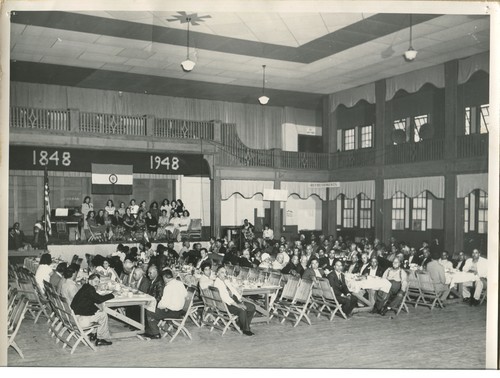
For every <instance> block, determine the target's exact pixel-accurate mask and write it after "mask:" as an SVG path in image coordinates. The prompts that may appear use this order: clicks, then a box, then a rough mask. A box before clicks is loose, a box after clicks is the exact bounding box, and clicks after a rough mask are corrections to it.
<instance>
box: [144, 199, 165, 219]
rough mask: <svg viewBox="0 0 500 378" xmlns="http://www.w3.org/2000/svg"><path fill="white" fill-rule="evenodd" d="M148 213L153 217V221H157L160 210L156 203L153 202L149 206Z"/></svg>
mask: <svg viewBox="0 0 500 378" xmlns="http://www.w3.org/2000/svg"><path fill="white" fill-rule="evenodd" d="M149 211H150V212H151V215H152V216H153V218H154V219H156V220H158V218H160V215H161V212H160V209H159V208H158V202H156V201H153V202H152V203H151V205H149ZM146 215H147V214H146Z"/></svg>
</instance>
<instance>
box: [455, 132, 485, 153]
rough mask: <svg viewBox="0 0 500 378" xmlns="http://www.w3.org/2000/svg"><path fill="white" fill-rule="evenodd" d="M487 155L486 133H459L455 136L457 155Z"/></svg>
mask: <svg viewBox="0 0 500 378" xmlns="http://www.w3.org/2000/svg"><path fill="white" fill-rule="evenodd" d="M480 156H488V134H472V135H460V136H458V137H457V157H459V158H472V157H480Z"/></svg>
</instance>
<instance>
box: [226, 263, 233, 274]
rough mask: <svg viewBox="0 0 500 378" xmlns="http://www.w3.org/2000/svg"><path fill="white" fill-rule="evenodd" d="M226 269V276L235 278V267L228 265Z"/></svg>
mask: <svg viewBox="0 0 500 378" xmlns="http://www.w3.org/2000/svg"><path fill="white" fill-rule="evenodd" d="M225 267H226V274H227V276H228V277H229V276H233V275H234V265H231V264H226V265H225Z"/></svg>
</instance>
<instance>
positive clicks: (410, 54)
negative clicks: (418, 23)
mask: <svg viewBox="0 0 500 378" xmlns="http://www.w3.org/2000/svg"><path fill="white" fill-rule="evenodd" d="M411 21H412V20H411V14H410V47H409V48H408V50H406V51H405V59H406V60H407V61H408V62H411V61H412V60H414V59H415V58H416V57H417V54H418V51H417V50H415V49H414V48H413V46H412V44H411V42H412V22H411Z"/></svg>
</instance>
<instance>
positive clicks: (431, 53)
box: [10, 10, 490, 108]
mask: <svg viewBox="0 0 500 378" xmlns="http://www.w3.org/2000/svg"><path fill="white" fill-rule="evenodd" d="M183 12H185V13H183ZM186 14H187V15H191V14H196V16H198V17H201V21H198V22H196V23H197V24H198V25H190V49H189V53H190V57H191V59H192V60H194V61H195V62H196V66H195V68H194V70H193V71H191V72H184V71H183V70H182V69H181V67H180V63H181V62H182V61H183V60H184V59H185V58H186V53H187V48H186V40H187V38H186V37H187V23H186V22H185V15H186ZM205 16H210V17H205ZM168 20H173V21H168ZM181 21H184V22H181ZM412 21H413V25H414V26H413V47H414V48H415V49H416V50H418V56H417V58H416V59H415V60H414V61H413V62H406V61H405V60H404V58H403V53H404V51H405V50H407V49H408V46H409V23H410V17H409V15H408V14H387V13H377V14H373V13H321V12H315V11H313V10H311V11H310V12H305V13H297V12H293V13H292V12H290V13H286V12H279V13H278V12H276V13H273V12H250V11H249V12H241V11H240V12H237V13H234V12H227V13H224V12H197V11H196V10H184V11H181V12H163V11H155V12H153V11H143V12H142V11H140V12H138V11H130V12H129V11H92V12H55V11H54V12H50V11H33V12H31V11H29V12H28V11H22V12H13V14H12V15H11V46H10V47H11V48H10V53H11V62H12V66H11V78H12V80H17V81H28V82H41V83H49V84H59V85H72V86H80V87H91V88H101V89H111V90H122V91H131V92H140V93H144V92H146V93H152V94H160V95H169V96H179V97H194V98H211V99H218V100H224V101H236V102H250V103H256V98H257V97H258V96H259V95H260V93H261V91H262V65H264V64H265V65H266V94H268V96H269V97H271V101H270V103H269V105H276V106H296V107H301V108H317V107H318V105H319V104H320V103H321V98H322V96H323V95H325V94H329V93H333V92H337V91H339V90H343V89H346V88H351V87H355V86H359V85H362V84H365V83H369V82H373V81H376V80H378V79H381V78H386V77H390V76H394V75H398V74H401V73H405V72H409V71H414V70H417V69H420V68H424V67H428V66H432V65H436V64H439V63H443V62H446V61H449V60H452V59H457V58H463V57H467V56H470V55H473V54H477V53H481V52H484V51H488V50H489V43H490V35H489V34H490V28H489V17H488V16H478V15H442V14H415V15H413V17H412Z"/></svg>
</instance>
